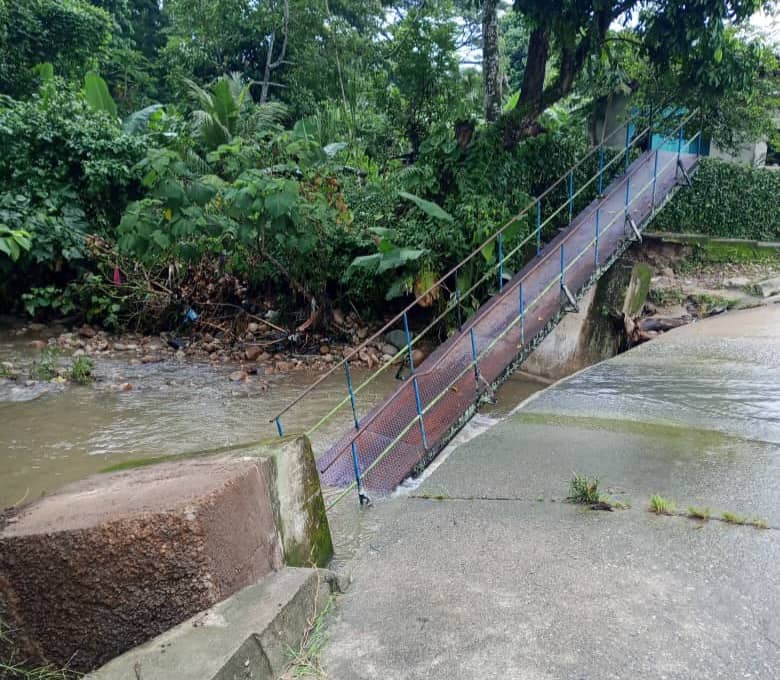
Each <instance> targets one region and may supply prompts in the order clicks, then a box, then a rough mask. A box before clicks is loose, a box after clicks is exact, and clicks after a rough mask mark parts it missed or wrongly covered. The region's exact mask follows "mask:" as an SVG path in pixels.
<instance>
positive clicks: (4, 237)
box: [0, 222, 30, 262]
mask: <svg viewBox="0 0 780 680" xmlns="http://www.w3.org/2000/svg"><path fill="white" fill-rule="evenodd" d="M27 250H30V232H28V231H26V230H24V229H11V227H9V226H8V225H7V224H3V223H2V222H0V253H5V254H6V255H7V256H8V257H9V258H11V261H12V262H16V261H17V260H18V259H19V256H20V255H21V254H22V252H23V251H27Z"/></svg>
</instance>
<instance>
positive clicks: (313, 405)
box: [0, 327, 543, 508]
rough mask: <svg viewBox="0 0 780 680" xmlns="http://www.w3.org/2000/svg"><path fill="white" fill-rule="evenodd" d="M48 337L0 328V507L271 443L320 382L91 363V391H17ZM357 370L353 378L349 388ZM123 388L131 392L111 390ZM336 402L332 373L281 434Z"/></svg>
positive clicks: (339, 427) (523, 385) (337, 425)
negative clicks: (95, 479)
mask: <svg viewBox="0 0 780 680" xmlns="http://www.w3.org/2000/svg"><path fill="white" fill-rule="evenodd" d="M47 335H51V330H50V329H48V332H47V329H41V330H37V331H29V330H28V331H25V332H20V329H19V328H18V327H16V328H15V327H11V328H9V327H5V328H0V362H3V361H9V362H12V363H13V365H14V366H15V367H17V368H18V369H20V373H21V377H20V379H19V380H17V381H15V382H13V381H10V380H2V379H0V508H3V507H7V506H9V505H15V504H17V503H19V502H20V501H22V500H25V501H29V500H31V499H34V498H36V497H38V496H40V495H41V494H42V493H46V492H48V491H51V490H53V489H55V488H57V487H58V486H61V485H63V484H65V483H67V482H71V481H74V480H77V479H80V478H82V477H84V476H86V475H89V474H92V473H95V472H98V471H100V470H101V469H104V468H105V467H107V466H109V465H113V464H116V463H120V462H123V461H127V460H135V459H141V458H148V457H155V456H161V455H170V454H182V453H194V452H198V451H203V450H208V449H213V448H218V447H222V446H229V445H235V444H240V443H244V442H247V443H251V442H256V441H259V440H263V439H268V438H269V437H274V436H275V435H276V428H275V426H274V425H273V423H270V422H269V418H270V417H271V416H272V415H273V414H274V413H276V412H277V411H278V410H279V409H281V408H282V407H283V406H284V405H285V404H287V403H288V402H289V401H290V400H292V399H293V398H294V397H295V396H296V395H298V394H299V393H300V392H301V391H302V390H303V389H305V388H306V386H307V385H309V384H311V383H312V382H313V381H315V380H316V379H317V378H318V377H319V375H320V374H318V373H312V372H305V371H296V372H293V373H290V374H286V375H284V374H272V375H270V376H267V377H265V378H263V379H256V380H253V381H252V382H249V383H236V382H232V381H231V380H230V379H229V375H230V373H231V372H232V371H234V370H235V369H236V366H235V365H232V364H226V365H216V366H215V365H212V364H208V363H195V362H192V361H189V360H182V361H177V360H170V361H164V362H161V363H153V364H136V365H132V364H130V363H129V362H127V361H125V360H122V359H118V358H112V359H101V358H98V359H97V360H96V370H95V375H96V382H95V384H94V385H91V386H87V387H81V386H67V387H66V386H60V385H56V384H52V383H36V384H34V385H27V384H25V382H26V381H25V380H24V378H25V369H26V367H27V366H28V365H29V364H31V363H32V361H33V360H34V359H35V358H36V357H37V356H38V354H39V350H36V349H34V348H33V347H32V346H31V342H32V341H33V340H35V339H46V337H47ZM366 376H367V372H361V371H357V370H355V371H353V376H352V377H353V380H354V381H355V383H356V384H359V382H360V381H362V380H363V379H364V378H365V377H366ZM126 383H129V384H130V385H131V386H132V389H129V390H128V391H120V390H118V389H117V386H118V385H122V384H126ZM396 385H397V382H396V380H395V378H394V376H393V372H392V371H388V372H386V373H385V374H382V375H381V376H380V377H379V378H378V379H377V380H375V381H374V382H373V383H371V384H370V385H369V386H368V387H366V388H365V389H364V390H363V391H361V393H360V408H361V410H362V411H364V410H367V409H368V408H370V407H371V406H372V405H374V404H375V403H377V401H378V400H380V399H381V398H382V397H383V396H385V395H386V394H387V393H389V392H390V391H391V390H393V389H394V388H395V387H396ZM542 386H543V385H542V384H541V383H537V382H534V381H531V380H524V379H522V378H520V379H518V378H515V379H513V380H512V381H511V382H510V383H509V385H508V386H507V388H506V390H505V391H504V394H505V395H506V397H505V398H503V399H502V400H501V403H500V405H496V406H495V407H493V408H494V409H498V411H499V412H500V411H502V410H503V411H506V410H507V409H508V408H509V407H510V406H511V405H513V404H515V403H517V402H518V401H520V400H521V399H522V398H524V397H525V396H526V395H527V394H530V393H531V392H533V391H535V390H537V389H539V388H540V387H542ZM344 395H345V387H344V377H343V375H341V374H340V372H336V373H335V374H334V375H333V376H332V377H331V378H329V379H328V380H327V381H326V382H325V383H324V384H323V385H322V386H320V387H319V388H318V389H317V390H315V391H313V392H312V393H311V395H310V396H309V397H307V400H306V405H305V408H296V409H294V410H292V411H291V412H290V413H289V415H286V416H285V419H284V425H285V429H286V431H288V432H294V431H301V430H305V429H306V428H308V427H310V426H311V425H312V424H314V423H315V422H317V421H318V420H319V419H320V418H321V417H322V416H323V415H324V414H325V413H327V412H328V411H329V410H330V409H331V408H332V406H333V405H334V404H335V403H338V401H339V400H341V399H342V398H343V397H344ZM350 418H351V415H350V412H349V409H348V408H345V409H342V411H341V412H340V413H339V414H338V415H337V416H336V417H335V418H334V419H333V420H332V421H330V422H329V423H328V424H327V425H326V426H323V427H322V428H321V429H320V430H319V431H318V432H317V433H316V434H315V436H314V437H313V439H314V442H313V443H314V447H315V451H322V450H323V448H324V445H325V443H326V442H327V441H329V440H332V439H334V437H335V436H336V435H337V434H340V433H341V432H343V431H344V429H345V428H347V427H349V425H350V422H351V421H350Z"/></svg>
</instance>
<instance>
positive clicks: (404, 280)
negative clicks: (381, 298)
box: [344, 194, 443, 300]
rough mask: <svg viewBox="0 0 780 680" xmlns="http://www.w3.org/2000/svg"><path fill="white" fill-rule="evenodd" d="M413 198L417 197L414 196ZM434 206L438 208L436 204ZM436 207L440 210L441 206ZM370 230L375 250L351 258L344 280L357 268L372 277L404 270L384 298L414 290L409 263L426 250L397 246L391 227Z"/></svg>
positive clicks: (413, 278) (413, 276)
mask: <svg viewBox="0 0 780 680" xmlns="http://www.w3.org/2000/svg"><path fill="white" fill-rule="evenodd" d="M410 195H411V194H410ZM414 198H417V197H416V196H415V197H414ZM417 200H422V199H417ZM426 203H427V201H426ZM430 205H435V204H430ZM435 207H436V208H438V206H435ZM438 209H439V210H441V208H438ZM442 212H443V211H442ZM370 231H371V232H372V233H373V234H374V235H375V237H376V238H375V243H376V248H377V252H376V253H374V254H372V255H361V256H359V257H356V258H355V259H354V260H352V264H350V265H349V268H348V269H347V271H346V273H345V274H344V280H345V281H349V280H350V277H351V276H352V275H353V274H354V273H355V272H356V271H359V270H364V271H365V272H366V273H367V274H369V275H370V276H371V277H372V278H374V277H377V278H381V276H382V275H383V274H385V273H386V272H388V271H394V272H397V270H406V274H405V275H403V274H402V275H401V276H399V277H398V278H396V279H395V281H394V282H393V283H392V284H391V285H390V287H389V288H388V291H387V293H386V295H385V299H386V300H392V299H393V298H396V297H400V296H401V295H408V294H409V293H411V292H412V291H413V290H414V283H415V280H416V273H417V272H416V271H413V270H412V269H411V267H410V265H412V263H415V262H417V261H418V260H419V259H420V258H421V257H423V256H424V255H425V254H426V252H427V251H425V250H415V249H413V248H399V247H398V246H397V245H395V244H394V243H393V241H392V239H394V238H395V237H396V234H395V232H394V231H393V230H392V229H384V228H381V227H373V228H372V229H371V230H370Z"/></svg>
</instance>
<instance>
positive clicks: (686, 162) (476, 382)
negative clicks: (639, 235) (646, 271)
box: [318, 151, 698, 492]
mask: <svg viewBox="0 0 780 680" xmlns="http://www.w3.org/2000/svg"><path fill="white" fill-rule="evenodd" d="M678 159H679V162H680V165H681V166H682V168H684V169H685V171H686V172H687V173H688V174H691V173H692V172H693V171H694V169H695V167H696V164H697V160H698V157H697V156H696V155H695V154H689V153H678V152H671V151H658V152H655V151H652V152H651V151H647V152H645V153H643V154H642V155H640V156H639V157H638V158H637V159H636V160H635V161H634V162H633V163H631V165H630V166H629V167H628V171H627V173H626V174H625V175H622V176H620V177H618V178H617V179H615V180H614V181H613V182H612V183H611V184H610V185H609V186H608V187H607V188H606V190H605V191H604V194H603V196H602V197H601V198H597V199H595V200H594V201H593V202H592V203H591V204H590V205H589V206H588V207H587V208H586V209H585V210H583V211H581V212H580V214H579V215H578V216H577V217H576V218H575V219H574V220H573V221H572V222H571V224H570V225H569V226H568V227H567V228H566V229H564V230H563V231H562V232H561V233H559V235H558V236H556V237H555V238H554V239H553V240H552V241H551V242H549V243H548V244H546V245H545V246H544V249H543V250H542V252H541V254H540V255H539V256H538V257H536V258H535V259H534V260H532V261H531V262H529V263H528V264H527V265H526V266H525V267H524V268H523V269H522V270H521V271H520V272H518V273H517V274H516V275H515V276H514V278H513V279H512V280H511V281H510V282H508V283H506V284H505V285H504V287H503V291H502V292H501V293H499V294H497V295H495V296H494V297H493V298H491V299H490V300H489V301H488V302H486V303H485V304H484V305H483V306H482V307H481V308H480V309H479V311H478V312H477V313H476V314H475V315H474V316H473V317H472V318H471V319H469V320H468V322H467V323H466V324H464V325H463V328H462V330H461V332H459V333H457V334H456V335H454V336H453V337H451V338H450V339H449V340H448V341H447V342H445V343H444V344H443V345H441V346H440V347H439V348H438V349H437V350H436V351H435V352H433V353H432V354H431V355H430V356H429V357H428V358H427V359H426V360H425V361H424V362H423V363H422V364H421V365H420V366H418V367H417V368H416V373H415V375H416V379H417V385H418V388H419V398H420V406H421V409H418V404H417V399H416V396H415V390H414V381H413V380H412V379H407V380H405V381H404V382H403V383H402V384H400V385H399V387H398V388H397V389H396V390H395V391H394V392H393V393H392V394H391V395H390V396H388V397H387V398H386V399H385V400H384V401H383V402H382V403H381V404H379V405H378V406H377V407H375V408H374V409H372V410H371V411H370V412H369V413H368V414H367V415H366V416H365V417H363V418H361V419H360V422H359V427H358V428H357V429H355V430H351V431H350V432H348V433H346V434H345V435H344V436H343V437H342V438H341V439H340V440H339V441H337V442H336V443H335V444H334V445H333V446H332V447H331V448H330V449H329V450H328V451H327V452H326V453H325V454H324V455H323V456H322V457H321V458H320V459H319V461H318V469H319V471H320V474H321V478H322V480H323V483H325V484H328V485H334V486H345V485H348V484H350V483H352V482H353V481H354V479H355V460H354V458H355V457H356V458H357V463H358V466H359V470H360V471H362V484H363V486H364V487H366V488H368V489H372V490H378V491H384V492H387V491H390V490H392V489H393V488H395V487H396V486H397V485H398V484H399V483H400V482H401V481H402V480H403V479H404V478H406V477H407V476H408V475H409V474H410V473H411V472H412V471H413V470H414V468H415V467H416V466H418V465H419V464H420V463H421V461H424V460H425V459H426V458H428V457H431V456H432V455H435V453H436V452H437V451H438V450H439V449H440V448H441V447H442V446H443V445H444V444H445V443H446V442H447V441H448V439H449V436H450V435H451V434H452V432H453V430H454V429H456V428H457V427H458V426H459V424H461V423H462V420H463V418H464V416H465V415H466V414H468V413H469V412H470V411H471V410H472V409H473V407H474V405H475V403H476V402H477V400H478V398H479V395H480V393H482V392H483V391H484V390H485V389H486V386H487V385H489V384H491V383H495V382H496V381H498V380H499V379H500V378H501V377H502V375H503V374H504V373H505V372H506V371H507V369H508V368H509V367H511V366H512V365H513V364H515V362H517V360H518V359H519V358H520V357H522V356H523V355H524V354H525V352H526V351H527V350H528V349H529V347H530V346H531V344H532V341H533V340H534V339H535V338H540V337H542V336H543V335H544V334H546V332H548V330H549V329H550V328H551V327H552V325H554V323H555V321H556V320H557V318H558V317H559V315H560V314H561V311H562V308H563V307H564V306H565V304H566V297H565V295H564V294H563V291H562V288H561V284H562V283H563V284H565V285H566V287H567V288H568V290H569V291H572V292H574V293H579V292H582V291H584V290H585V289H587V288H588V287H589V286H590V285H591V284H592V283H593V281H595V280H596V279H597V278H598V277H599V276H600V274H601V273H602V272H603V271H604V270H605V268H606V267H608V266H609V264H611V261H612V260H613V259H614V257H615V256H616V255H619V254H620V253H621V252H622V250H623V249H624V248H625V247H626V246H627V243H628V241H629V240H630V239H631V238H632V237H633V236H634V234H633V230H632V229H630V228H628V227H627V226H626V223H627V220H626V219H625V218H626V216H630V217H631V219H632V220H633V222H634V223H635V224H636V225H638V226H639V227H641V225H643V224H644V223H646V222H647V220H648V219H650V218H651V217H652V215H653V213H654V211H655V210H656V209H658V208H659V207H660V206H662V205H663V203H664V202H665V201H666V200H667V199H668V197H669V196H670V195H671V194H672V193H673V192H674V190H675V188H676V187H677V186H678V185H679V182H680V179H681V175H682V173H681V172H680V171H679V170H678V163H677V161H678ZM653 185H654V187H653ZM597 251H598V252H597ZM562 263H563V270H562ZM562 271H563V276H561V273H562ZM561 279H562V280H561ZM521 288H522V298H523V300H524V303H525V306H524V309H523V314H522V315H521V305H520V299H521V295H520V290H521ZM472 338H473V342H474V345H475V346H472ZM475 350H476V355H477V356H478V357H479V359H478V361H476V362H475V361H474V355H475ZM475 363H476V371H475V370H474V369H475ZM420 410H422V413H423V415H422V416H420V415H419V413H420ZM420 421H422V427H420ZM423 428H424V432H425V441H423ZM353 443H354V451H353ZM353 453H354V454H355V455H354V456H353Z"/></svg>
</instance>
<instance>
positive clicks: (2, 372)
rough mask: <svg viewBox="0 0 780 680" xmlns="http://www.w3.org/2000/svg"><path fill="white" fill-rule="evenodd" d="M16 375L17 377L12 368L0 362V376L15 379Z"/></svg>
mask: <svg viewBox="0 0 780 680" xmlns="http://www.w3.org/2000/svg"><path fill="white" fill-rule="evenodd" d="M16 377H17V376H16V373H14V370H13V369H12V368H9V367H8V366H3V365H2V364H0V378H6V379H8V380H16Z"/></svg>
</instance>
